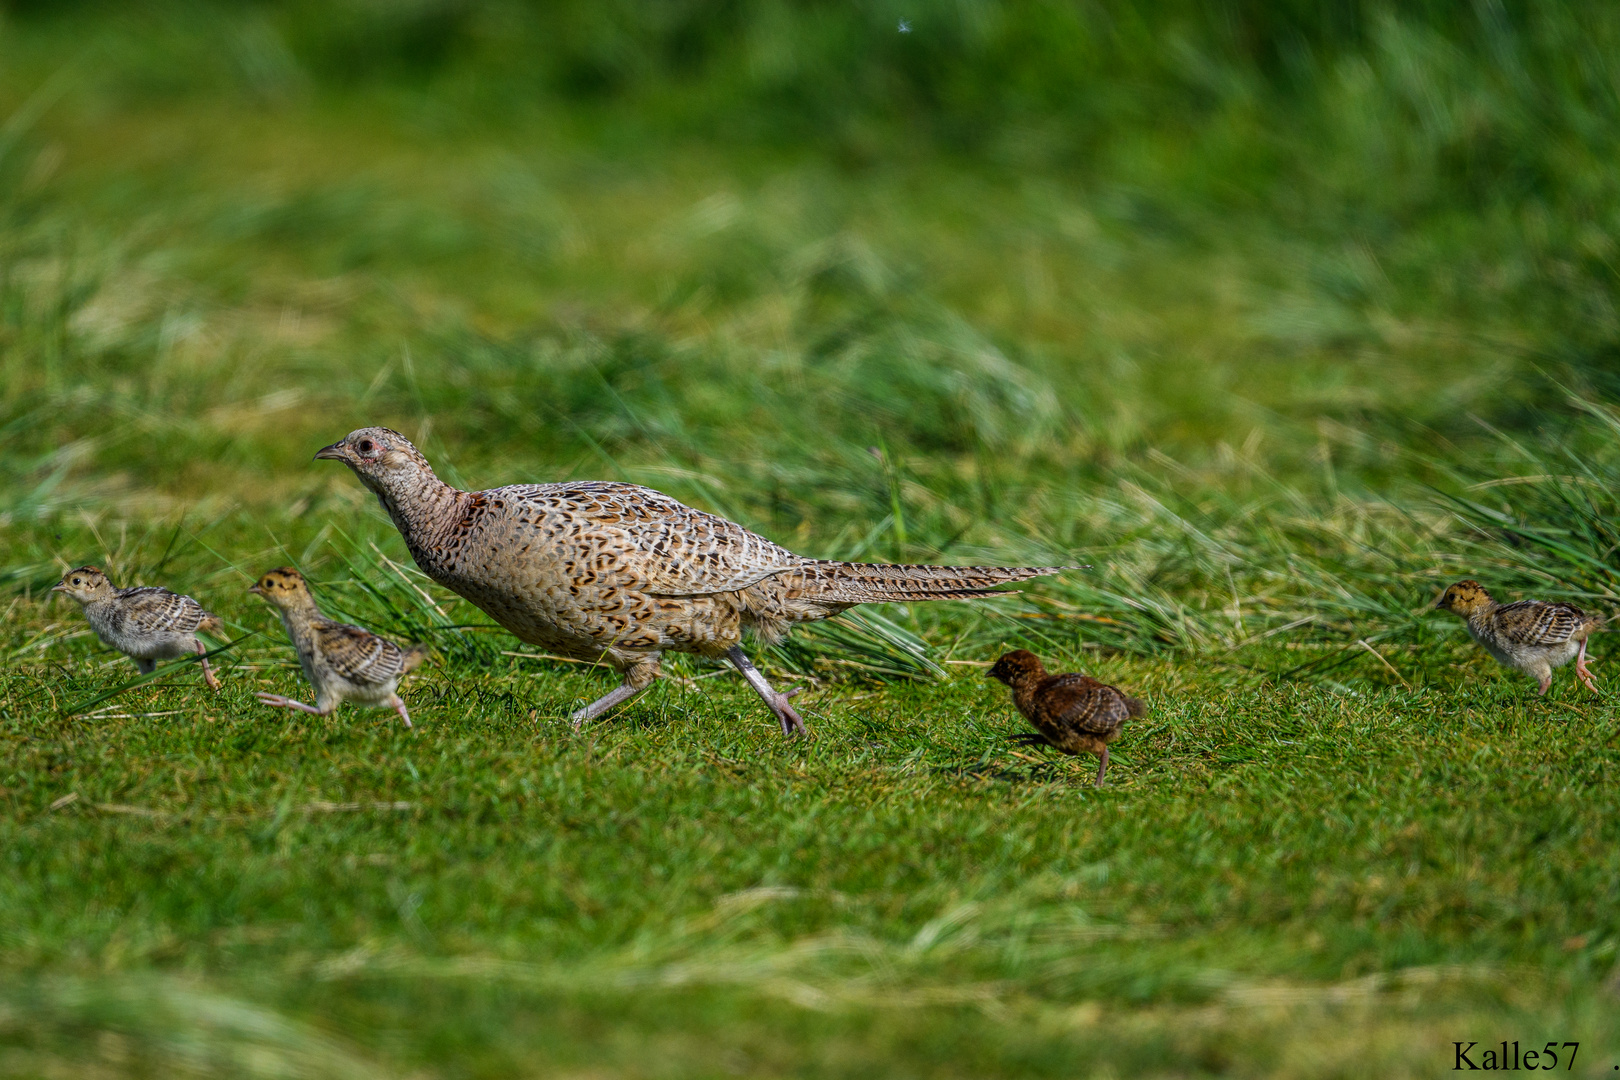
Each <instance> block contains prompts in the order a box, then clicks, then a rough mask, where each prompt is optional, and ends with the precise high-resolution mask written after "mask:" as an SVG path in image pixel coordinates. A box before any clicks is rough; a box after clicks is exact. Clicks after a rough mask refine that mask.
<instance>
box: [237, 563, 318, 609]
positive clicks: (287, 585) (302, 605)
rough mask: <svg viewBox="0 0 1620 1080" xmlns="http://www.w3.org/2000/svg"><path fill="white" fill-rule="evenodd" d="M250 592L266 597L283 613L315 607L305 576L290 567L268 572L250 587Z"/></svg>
mask: <svg viewBox="0 0 1620 1080" xmlns="http://www.w3.org/2000/svg"><path fill="white" fill-rule="evenodd" d="M248 592H250V593H254V594H256V595H258V596H262V597H264V598H265V600H267V601H269V602H270V603H271V604H273V605H275V606H276V607H277V608H280V609H281V610H282V611H307V610H309V609H311V608H313V607H314V606H315V598H314V597H313V596H311V595H310V593H309V584H308V583H307V582H305V581H304V575H303V574H300V573H299V572H298V571H297V570H294V569H293V568H292V567H290V566H281V567H277V568H276V569H274V570H267V571H266V572H265V574H264V576H263V577H261V578H259V580H258V581H257V582H255V583H254V584H252V585H250V586H248Z"/></svg>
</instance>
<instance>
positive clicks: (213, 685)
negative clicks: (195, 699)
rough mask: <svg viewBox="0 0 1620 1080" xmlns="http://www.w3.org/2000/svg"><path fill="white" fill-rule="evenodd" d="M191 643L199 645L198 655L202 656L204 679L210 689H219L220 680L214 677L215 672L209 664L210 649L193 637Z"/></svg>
mask: <svg viewBox="0 0 1620 1080" xmlns="http://www.w3.org/2000/svg"><path fill="white" fill-rule="evenodd" d="M191 643H192V644H193V645H195V646H197V655H198V656H200V657H202V669H203V681H204V682H206V683H207V684H208V689H210V690H218V689H219V680H218V679H216V678H214V672H213V670H212V669H210V668H209V666H208V649H207V648H206V647H205V646H204V645H203V643H202V642H200V641H198V640H197V639H196V638H192V639H191Z"/></svg>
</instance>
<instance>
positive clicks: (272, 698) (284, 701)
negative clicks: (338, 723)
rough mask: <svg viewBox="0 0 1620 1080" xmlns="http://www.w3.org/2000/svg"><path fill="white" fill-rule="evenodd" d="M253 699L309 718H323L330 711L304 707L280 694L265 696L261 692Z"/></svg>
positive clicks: (311, 706) (300, 703) (308, 706)
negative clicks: (295, 710)
mask: <svg viewBox="0 0 1620 1080" xmlns="http://www.w3.org/2000/svg"><path fill="white" fill-rule="evenodd" d="M254 697H256V698H258V699H259V701H260V703H262V704H265V705H274V706H275V707H276V708H278V709H298V710H299V711H301V712H307V713H309V714H310V715H311V716H325V715H326V714H327V713H328V712H331V711H332V710H330V709H327V710H326V711H325V712H322V711H321V710H320V709H317V708H316V707H315V706H313V705H305V704H304V703H303V702H302V701H294V700H293V699H292V698H290V697H282V696H281V695H280V694H267V693H265V692H264V691H262V690H261V691H259V692H258V693H257V694H255V695H254Z"/></svg>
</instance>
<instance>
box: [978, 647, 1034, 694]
mask: <svg viewBox="0 0 1620 1080" xmlns="http://www.w3.org/2000/svg"><path fill="white" fill-rule="evenodd" d="M985 674H986V675H988V676H990V677H991V678H992V679H1000V680H1001V681H1002V682H1004V683H1006V684H1007V685H1008V686H1017V685H1018V684H1019V683H1023V682H1028V681H1029V680H1031V679H1042V678H1045V677H1046V667H1045V666H1044V665H1043V664H1042V663H1041V658H1040V657H1038V656H1036V655H1035V654H1034V653H1032V652H1030V651H1029V650H1028V649H1014V650H1013V651H1012V652H1010V653H1007V654H1006V655H1005V656H1003V657H1002V658H1001V659H1000V660H997V661H996V662H995V663H994V664H993V665H991V667H990V670H989V671H987V672H985Z"/></svg>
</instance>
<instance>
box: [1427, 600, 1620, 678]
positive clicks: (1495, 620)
mask: <svg viewBox="0 0 1620 1080" xmlns="http://www.w3.org/2000/svg"><path fill="white" fill-rule="evenodd" d="M1434 606H1435V607H1437V608H1440V609H1442V610H1445V611H1450V612H1452V613H1454V614H1457V615H1461V616H1462V617H1463V620H1464V621H1465V622H1466V623H1467V624H1468V633H1469V636H1470V637H1472V638H1473V639H1474V640H1475V641H1477V642H1479V644H1480V645H1482V646H1484V648H1485V651H1486V652H1488V653H1490V654H1491V655H1492V656H1494V657H1496V660H1497V662H1498V663H1501V664H1504V665H1506V666H1507V667H1510V668H1513V669H1514V670H1515V671H1522V672H1524V673H1525V674H1526V675H1529V676H1531V677H1532V678H1534V679H1535V680H1536V681H1537V682H1539V683H1540V684H1541V689H1540V690H1539V691H1538V693H1542V694H1545V693H1546V692H1547V688H1548V687H1549V686H1551V685H1552V673H1553V669H1554V668H1560V667H1563V666H1564V665H1565V664H1567V663H1569V662H1570V661H1571V660H1574V661H1575V675H1576V677H1577V678H1579V679H1580V680H1581V682H1582V683H1583V684H1584V685H1585V686H1586V688H1587V689H1588V690H1590V691H1592V693H1594V694H1595V693H1597V692H1598V689H1597V687H1596V686H1594V685H1592V672H1591V671H1589V670H1588V669H1587V662H1588V661H1587V659H1586V639H1587V638H1588V637H1590V636H1591V633H1592V631H1593V630H1596V629H1597V628H1598V627H1599V626H1601V625H1602V623H1603V620H1602V619H1600V618H1598V617H1597V616H1596V615H1589V614H1587V613H1586V612H1584V611H1582V610H1581V609H1580V608H1578V607H1575V606H1574V605H1573V604H1558V603H1549V602H1548V601H1545V600H1520V601H1518V602H1517V603H1512V604H1498V603H1497V602H1496V600H1495V599H1493V598H1492V596H1491V594H1490V593H1488V592H1486V591H1485V586H1483V585H1481V584H1480V583H1479V582H1477V581H1459V582H1457V583H1456V584H1455V585H1452V586H1450V587H1449V588H1447V589H1446V591H1445V593H1444V594H1442V595H1441V597H1440V599H1439V600H1437V601H1436V602H1435V605H1434Z"/></svg>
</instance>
